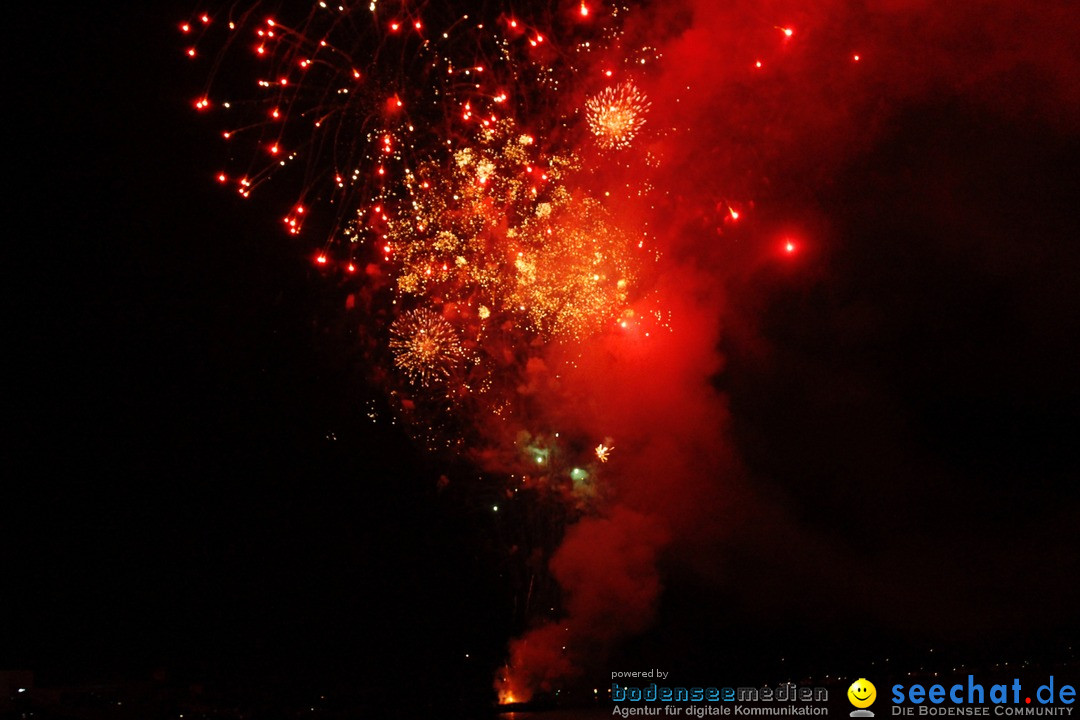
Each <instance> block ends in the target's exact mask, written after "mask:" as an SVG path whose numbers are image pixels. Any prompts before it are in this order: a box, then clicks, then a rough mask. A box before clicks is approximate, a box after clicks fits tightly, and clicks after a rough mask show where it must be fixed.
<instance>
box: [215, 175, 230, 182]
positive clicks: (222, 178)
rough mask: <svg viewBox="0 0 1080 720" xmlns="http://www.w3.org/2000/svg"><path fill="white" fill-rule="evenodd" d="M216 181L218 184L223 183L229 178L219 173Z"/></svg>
mask: <svg viewBox="0 0 1080 720" xmlns="http://www.w3.org/2000/svg"><path fill="white" fill-rule="evenodd" d="M217 179H218V182H225V181H226V180H228V179H229V178H227V177H225V173H221V174H220V175H218V176H217Z"/></svg>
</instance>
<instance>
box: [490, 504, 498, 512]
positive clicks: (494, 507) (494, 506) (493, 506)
mask: <svg viewBox="0 0 1080 720" xmlns="http://www.w3.org/2000/svg"><path fill="white" fill-rule="evenodd" d="M491 510H492V512H499V506H498V505H492V506H491Z"/></svg>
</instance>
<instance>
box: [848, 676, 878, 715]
mask: <svg viewBox="0 0 1080 720" xmlns="http://www.w3.org/2000/svg"><path fill="white" fill-rule="evenodd" d="M847 698H848V700H850V701H851V704H852V705H854V706H855V707H857V708H867V707H870V706H871V705H873V704H874V700H875V699H876V698H877V688H875V687H874V683H872V682H870V681H869V680H867V679H866V678H859V679H858V680H856V681H855V682H853V683H851V687H849V688H848V689H847Z"/></svg>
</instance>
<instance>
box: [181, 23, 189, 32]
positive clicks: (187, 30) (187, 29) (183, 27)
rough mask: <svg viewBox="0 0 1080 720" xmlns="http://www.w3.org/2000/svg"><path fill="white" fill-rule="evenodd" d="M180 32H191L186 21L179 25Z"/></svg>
mask: <svg viewBox="0 0 1080 720" xmlns="http://www.w3.org/2000/svg"><path fill="white" fill-rule="evenodd" d="M180 32H191V26H190V25H188V24H187V23H184V24H183V25H181V26H180Z"/></svg>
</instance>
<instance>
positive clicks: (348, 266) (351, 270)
mask: <svg viewBox="0 0 1080 720" xmlns="http://www.w3.org/2000/svg"><path fill="white" fill-rule="evenodd" d="M345 269H346V270H348V271H349V272H356V266H355V265H353V264H352V263H349V264H348V265H346V266H345Z"/></svg>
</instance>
